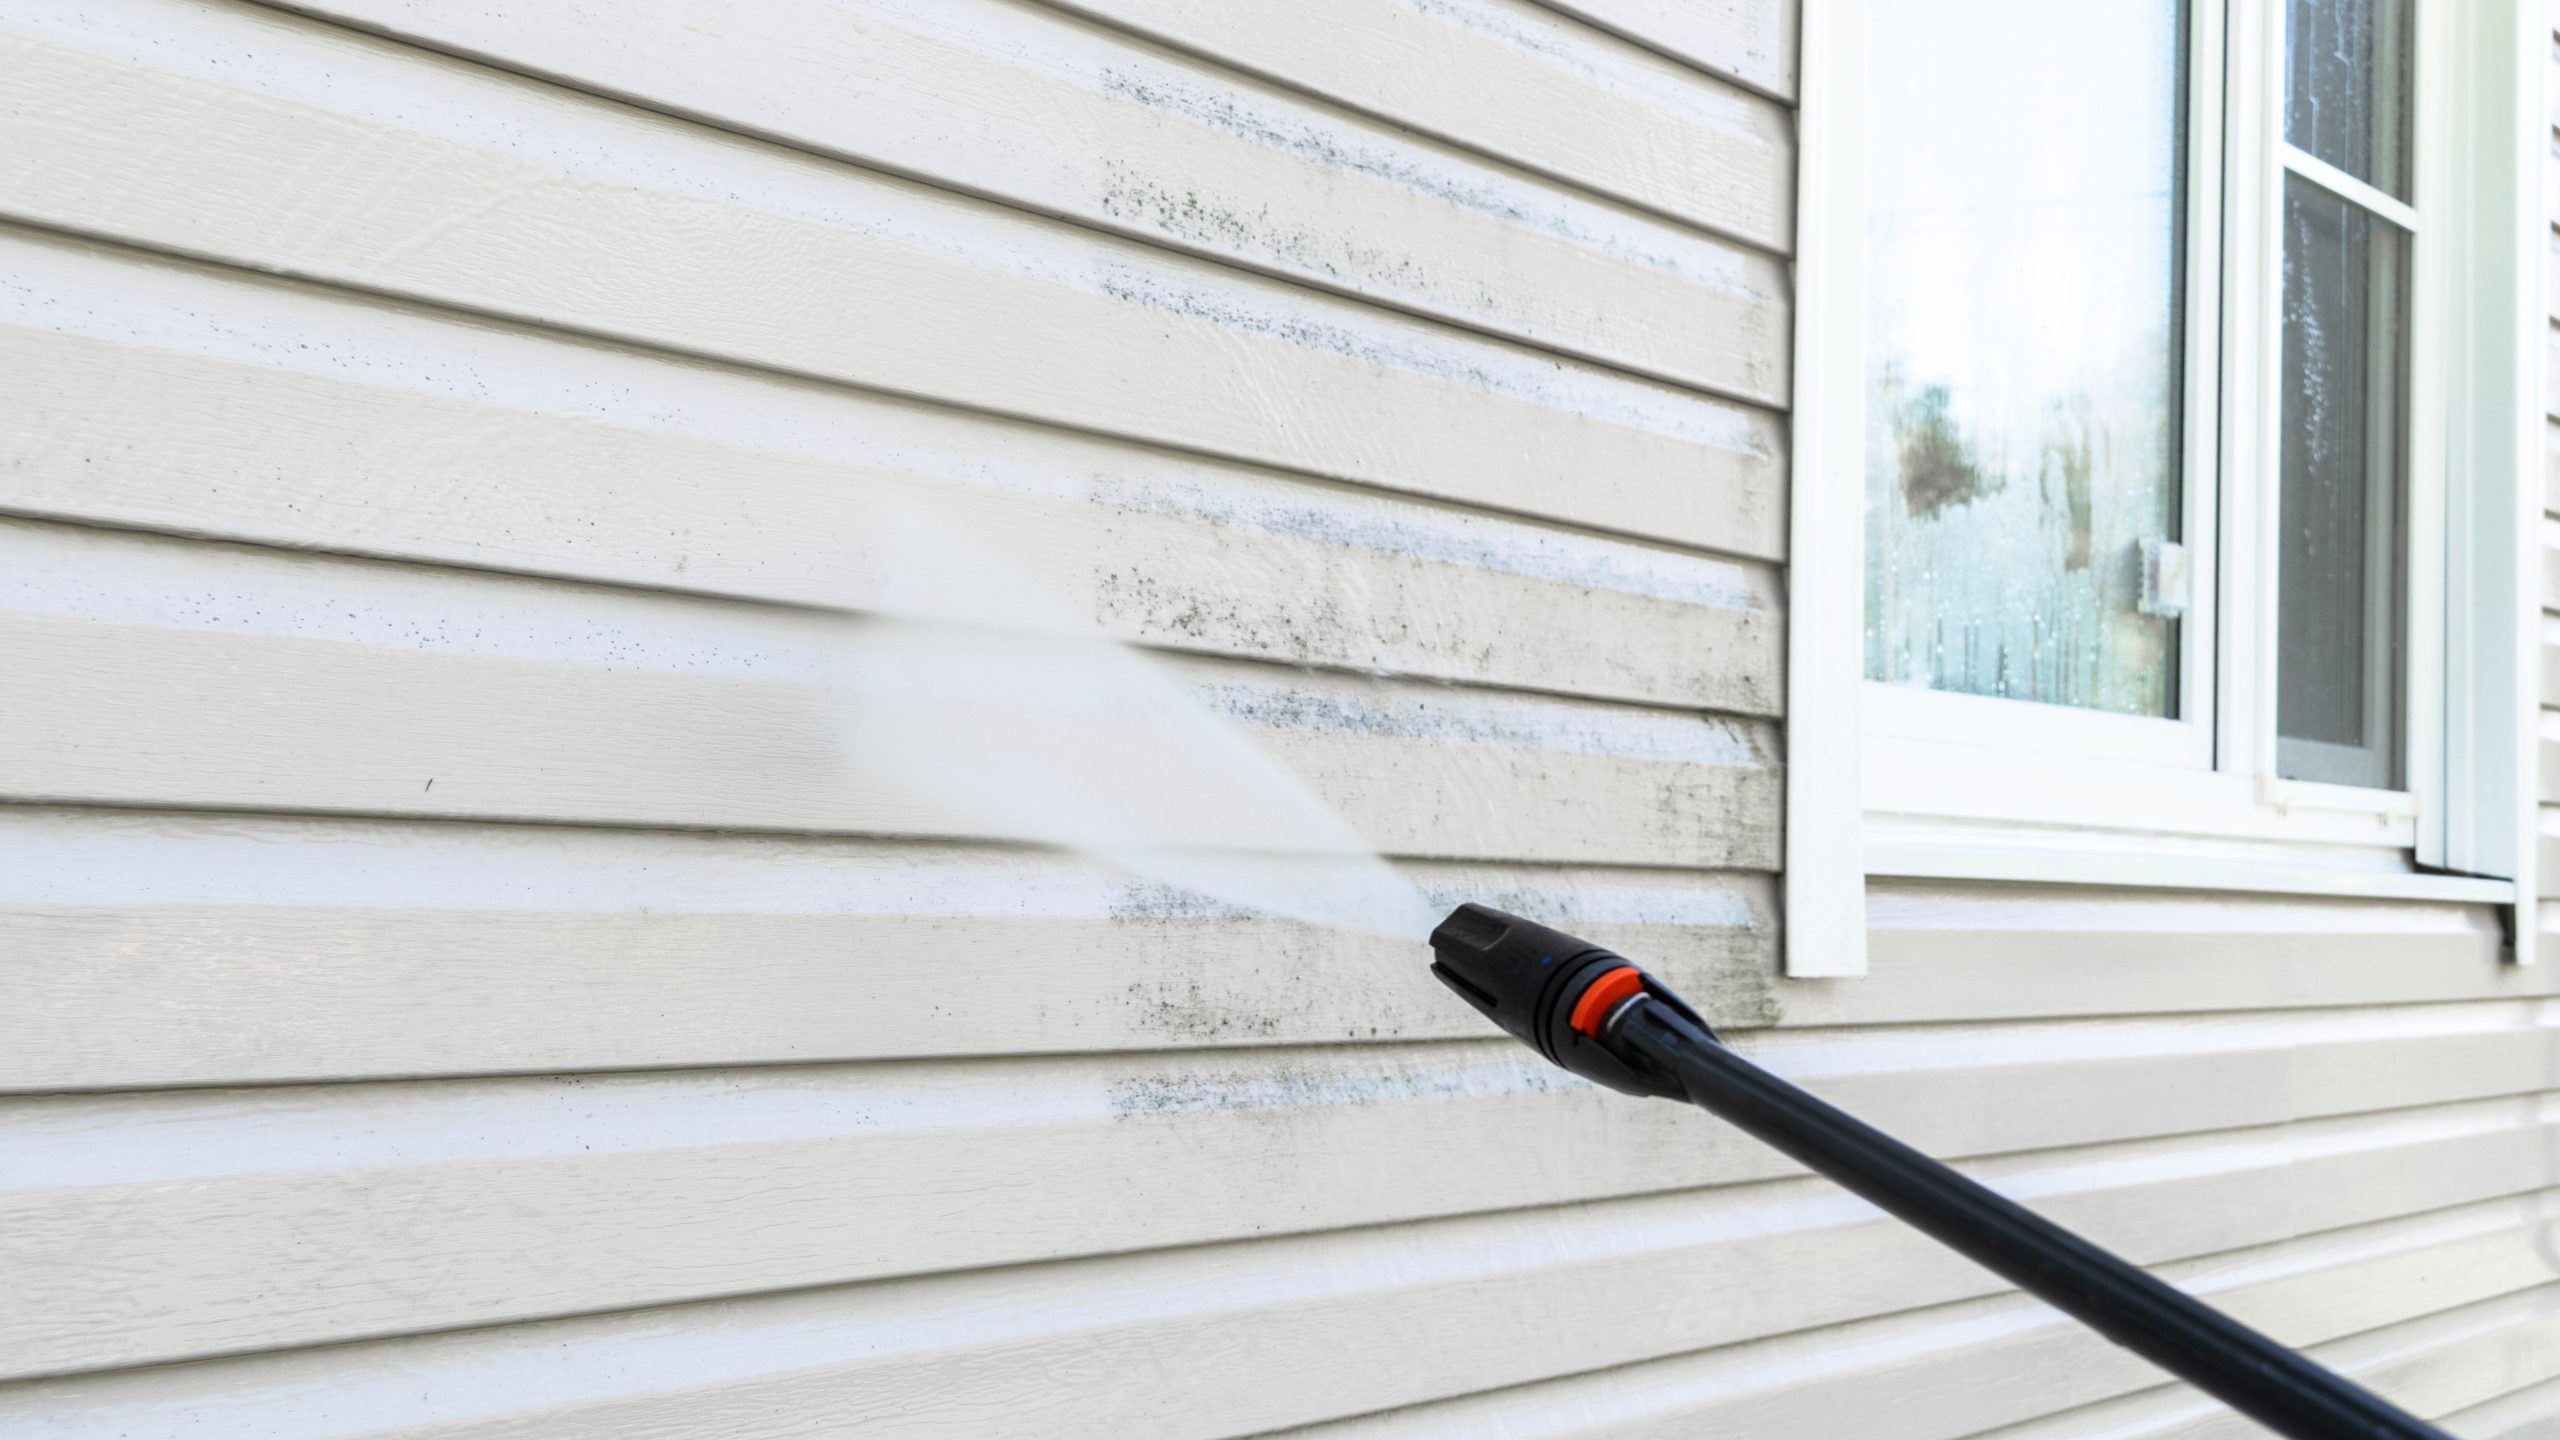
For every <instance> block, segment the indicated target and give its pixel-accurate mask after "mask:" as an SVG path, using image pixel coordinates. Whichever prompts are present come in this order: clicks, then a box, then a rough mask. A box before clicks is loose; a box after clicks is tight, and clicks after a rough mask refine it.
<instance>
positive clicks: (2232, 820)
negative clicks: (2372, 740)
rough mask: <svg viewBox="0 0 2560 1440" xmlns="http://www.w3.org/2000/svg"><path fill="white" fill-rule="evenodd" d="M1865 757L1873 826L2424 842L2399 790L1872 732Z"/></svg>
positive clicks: (2409, 801) (2382, 845)
mask: <svg viewBox="0 0 2560 1440" xmlns="http://www.w3.org/2000/svg"><path fill="white" fill-rule="evenodd" d="M1863 750H1864V756H1863V761H1862V767H1861V782H1862V783H1861V789H1862V791H1863V798H1864V802H1865V803H1864V809H1865V811H1866V813H1867V815H1868V816H1869V817H1871V818H1873V817H1883V816H1912V817H1927V818H1929V819H1932V820H1939V819H1943V820H1949V821H1954V822H1958V823H1962V822H1967V821H1972V822H1993V823H1998V824H2003V825H2010V826H2029V827H2051V828H2052V829H2053V830H2056V831H2062V832H2068V831H2089V830H2095V831H2111V832H2118V833H2124V834H2132V835H2142V834H2151V835H2160V836H2196V837H2211V838H2219V839H2227V840H2246V841H2261V842H2270V843H2282V844H2298V845H2309V846H2315V847H2323V848H2333V849H2355V850H2359V851H2369V850H2374V849H2377V848H2378V849H2380V850H2383V851H2386V852H2388V851H2397V850H2405V849H2408V848H2409V847H2410V846H2412V845H2414V844H2416V843H2417V805H2416V803H2415V801H2414V799H2413V798H2412V797H2411V796H2409V795H2408V794H2406V793H2404V792H2400V791H2389V790H2361V789H2354V788H2351V787H2348V786H2342V785H2315V784H2309V783H2305V782H2302V781H2295V780H2276V779H2273V778H2262V777H2258V776H2251V775H2234V774H2231V773H2228V772H2225V771H2217V770H2205V769H2196V768H2189V767H2181V766H2167V765H2154V764H2145V763H2143V762H2141V761H2138V760H2132V761H2128V760H2108V759H2096V758H2089V757H2082V756H2073V755H2060V754H2053V753H2050V752H2046V753H2039V752H2036V751H2032V750H2026V749H2019V748H2000V747H1996V746H1986V745H1976V744H1958V743H1954V742H1950V741H1946V740H1919V739H1912V738H1908V737H1904V736H1896V735H1878V734H1869V735H1868V736H1867V737H1866V740H1865V743H1864V746H1863ZM2036 843H2042V842H2041V841H2038V842H2036ZM2403 868H2404V869H2405V867H2403Z"/></svg>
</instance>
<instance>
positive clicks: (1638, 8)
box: [1540, 0, 1801, 100]
mask: <svg viewBox="0 0 2560 1440" xmlns="http://www.w3.org/2000/svg"><path fill="white" fill-rule="evenodd" d="M1540 3H1542V4H1544V5H1545V6H1546V8H1548V9H1550V10H1560V11H1563V12H1564V13H1565V14H1568V15H1571V16H1574V17H1575V18H1577V19H1580V20H1582V21H1585V22H1586V23H1589V24H1592V25H1597V26H1599V27H1601V28H1602V29H1604V30H1609V31H1613V32H1615V33H1617V34H1619V35H1623V36H1625V37H1626V38H1628V39H1630V40H1633V41H1635V42H1637V43H1638V44H1641V45H1644V46H1646V47H1647V48H1649V49H1653V50H1658V51H1660V52H1662V53H1663V54H1665V55H1669V56H1671V57H1672V58H1674V59H1676V60H1683V61H1686V62H1687V63H1689V64H1691V65H1695V66H1697V67H1698V68H1699V69H1702V70H1712V71H1714V72H1716V73H1718V74H1720V75H1724V76H1727V77H1729V78H1731V79H1734V80H1737V81H1740V82H1741V83H1742V84H1745V85H1748V86H1750V87H1751V88H1752V89H1754V90H1758V91H1761V92H1763V93H1764V94H1768V95H1771V96H1774V97H1776V98H1778V99H1780V100H1792V99H1794V98H1795V93H1796V33H1797V16H1798V11H1799V10H1800V8H1801V6H1800V5H1799V3H1797V0H1726V3H1722V4H1713V5H1696V4H1687V3H1682V0H1540Z"/></svg>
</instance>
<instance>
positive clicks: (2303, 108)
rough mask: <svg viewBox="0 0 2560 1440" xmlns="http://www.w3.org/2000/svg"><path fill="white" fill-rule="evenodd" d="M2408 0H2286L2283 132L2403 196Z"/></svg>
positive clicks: (2304, 147)
mask: <svg viewBox="0 0 2560 1440" xmlns="http://www.w3.org/2000/svg"><path fill="white" fill-rule="evenodd" d="M2410 9H2411V6H2410V3H2409V0H2287V3H2286V6H2285V31H2284V34H2285V45H2284V138H2285V141H2286V143H2288V144H2290V145H2292V146H2293V147H2294V148H2296V149H2298V150H2308V151H2310V152H2311V153H2312V154H2314V155H2317V156H2319V157H2320V158H2321V159H2323V160H2326V161H2328V162H2329V163H2330V164H2332V165H2335V166H2337V167H2338V168H2339V169H2341V170H2344V171H2346V172H2347V173H2348V174H2350V175H2353V176H2354V177H2356V178H2357V179H2359V180H2362V181H2363V182H2365V183H2366V184H2368V185H2371V186H2373V187H2374V188H2375V189H2377V190H2384V191H2388V192H2389V193H2391V194H2392V195H2395V196H2397V197H2399V198H2400V199H2402V200H2406V199H2408V198H2409V45H2410V39H2409V11H2410Z"/></svg>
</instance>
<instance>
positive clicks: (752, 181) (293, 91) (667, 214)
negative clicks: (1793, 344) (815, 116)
mask: <svg viewBox="0 0 2560 1440" xmlns="http://www.w3.org/2000/svg"><path fill="white" fill-rule="evenodd" d="M0 34H5V36H6V40H5V42H0V43H5V45H6V47H7V57H8V58H7V61H6V63H7V64H8V66H9V68H10V72H11V75H12V77H13V80H14V81H15V82H16V85H17V92H16V93H17V95H18V97H19V103H18V104H17V105H15V106H14V107H12V108H11V109H10V110H9V111H8V112H7V113H6V114H5V115H0V125H5V129H0V213H5V214H6V215H7V216H10V217H14V218H16V219H19V220H22V221H25V222H28V223H32V224H37V225H43V226H48V227H55V228H62V229H67V230H74V231H79V232H83V233H88V234H94V235H99V236H103V237H107V238H112V239H116V240H120V241H125V242H129V243H132V244H136V245H141V246H145V247H150V248H156V249H164V250H169V251H172V252H177V253H184V254H188V255H192V256H197V257H203V258H210V259H215V260H219V261H223V262H226V263H232V264H237V265H241V266H245V267H248V268H253V269H261V270H270V271H275V272H279V273H286V274H292V275H297V276H302V277H305V278H310V279H315V280H321V281H325V282H328V283H332V284H340V285H349V286H356V287H361V288H364V289H367V290H372V291H378V292H384V293H390V294H397V295H402V296H407V297H412V298H416V299H420V300H427V301H432V302H435V303H438V304H444V305H451V306H456V307H461V308H465V309H469V310H472V311H476V312H481V313H486V314H491V315H499V316H505V317H509V318H514V319H519V320H523V321H527V322H532V323H539V324H545V325H556V326H564V327H569V328H572V329H576V330H580V331H583V332H587V333H591V334H595V335H599V336H603V337H606V338H610V339H613V340H617V341H626V342H632V343H638V344H643V345H648V346H652V347H659V348H665V349H670V350H678V351H686V352H695V353H700V354H703V355H706V356H710V357H714V358H719V359H724V360H729V361H733V362H739V363H744V364H749V365H755V366H761V367H767V368H772V369H777V370H782V371H786V372H790V373H795V374H800V375H804V376H810V377H814V378H819V379H823V380H828V381H833V382H840V383H846V384H853V385H859V386H864V387H869V388H877V389H882V390H888V391H895V392H899V393H904V394H911V395H918V396H923V397H927V398H931V399H935V400H940V401H947V402H952V403H955V404H959V405H964V406H969V407H975V408H983V409H987V410H991V411H997V412H1002V413H1008V414H1016V415H1023V416H1028V417H1031V418H1035V419H1040V420H1043V421H1048V422H1053V423H1058V424H1063V425H1067V426H1071V427H1074V428H1078V429H1084V430H1092V431H1099V432H1105V433H1110V434H1114V435H1121V436H1127V437H1131V438H1135V439H1141V440H1146V441H1150V442H1153V443H1158V444H1164V445H1170V446H1175V447H1178V448H1182V449H1188V450H1197V451H1202V452H1206V453H1210V454H1216V455H1222V456H1226V457H1229V458H1234V459H1241V460H1246V461H1251V462H1255V463H1263V464H1272V465H1278V466H1281V467H1284V468H1289V469H1295V470H1301V471H1305V472H1308V473H1311V474H1316V475H1322V476H1327V477H1331V478H1336V479H1342V480H1348V481H1353V482H1357V483H1363V484H1372V485H1378V486H1382V487H1385V488H1388V489H1394V490H1401V491H1406V492H1410V493H1417V494H1426V495H1431V496H1435V497H1438V498H1444V499H1453V500H1458V501H1462V502H1465V503H1469V504H1475V505H1484V506H1490V507H1493V508H1497V509H1507V510H1515V511H1520V512H1524V513H1532V514H1539V515H1544V516H1548V517H1551V518H1557V519H1562V520H1566V521H1569V522H1571V523H1575V524H1581V525H1588V526H1592V527H1595V528H1600V529H1609V530H1617V531H1623V532H1626V533H1629V534H1639V535H1647V536H1652V537H1656V538H1660V539H1664V540H1668V541H1672V542H1675V543H1679V544H1684V545H1692V546H1698V547H1702V548H1706V549H1714V550H1725V551H1732V552H1736V553H1742V554H1749V555H1756V556H1762V557H1769V556H1774V555H1775V554H1776V553H1777V552H1778V548H1779V542H1780V533H1781V529H1780V524H1779V520H1780V510H1781V507H1780V506H1779V505H1778V503H1777V501H1776V499H1775V489H1776V486H1777V485H1778V483H1779V477H1780V475H1781V474H1782V469H1783V459H1782V450H1783V442H1782V436H1781V430H1780V426H1779V424H1778V420H1777V417H1776V416H1774V415H1772V414H1770V413H1768V412H1765V411H1761V410H1756V409H1750V408H1746V407H1740V406H1736V405H1733V404H1729V403H1725V402H1721V401H1717V400H1712V399H1709V398H1706V397H1704V396H1701V395H1698V394H1696V393H1694V392H1690V391H1684V390H1678V389H1674V388H1671V387H1668V386H1663V385H1659V384H1652V383H1648V382H1643V381H1640V380H1637V379H1634V378H1631V377H1627V376H1624V375H1622V374H1618V373H1615V372H1606V371H1601V370H1598V369H1595V368H1592V367H1589V366H1585V365H1580V364H1577V363H1573V362H1568V361H1565V360H1561V359H1558V358H1556V357H1554V356H1552V355H1550V354H1546V353H1543V352H1536V351H1531V350H1526V349H1523V348H1520V347H1517V346H1511V345H1506V344H1503V343H1500V342H1496V341H1492V340H1489V339H1481V338H1477V337H1472V336H1469V335H1466V334H1463V333H1461V332H1458V331H1455V330H1452V329H1450V328H1449V327H1446V326H1440V325H1434V324H1430V323H1427V322H1424V321H1420V320H1416V319H1411V318H1408V317H1403V316H1398V315H1394V314H1390V313H1388V312H1385V311H1383V310H1380V309H1379V308H1377V307H1375V306H1368V305H1362V304H1358V303H1355V302H1351V301H1347V300H1342V299H1338V298H1333V297H1328V296H1323V295H1319V294H1317V293H1315V292H1313V291H1310V290H1308V289H1306V288H1305V287H1303V286H1297V285H1291V284H1286V283H1283V282H1280V281H1275V280H1268V279H1262V278H1258V277H1253V276H1248V275H1245V274H1243V273H1241V272H1238V271H1236V270H1234V269H1232V268H1231V267H1226V266H1220V265H1214V264H1210V263H1207V262H1204V261H1198V260H1190V259H1184V258H1181V257H1177V256H1174V255H1171V254H1169V253H1167V252H1165V251H1164V250H1162V249H1161V248H1160V247H1154V246H1147V245H1140V244H1136V243H1134V242H1130V241H1125V240H1118V239H1113V238H1109V237H1105V236H1102V235H1099V234H1096V233H1095V232H1093V231H1092V230H1090V229H1088V228H1085V227H1080V226H1073V225H1068V224H1064V223H1062V222H1057V221H1050V220H1043V219H1037V218H1034V217H1030V216H1027V215H1024V214H1022V213H1020V212H1018V211H1009V210H1005V209H1002V208H1000V207H996V206H992V205H989V204H986V203H984V202H978V201H971V200H965V199H961V198H958V197H955V196H953V195H951V194H949V193H948V192H945V191H939V190H934V189H930V188H928V187H925V186H922V185H919V184H915V183H912V182H907V181H901V180H892V179H889V178H887V177H885V176H881V175H879V174H877V173H875V172H869V171H864V170H860V169H857V168H854V167H851V166H847V165H844V164H841V163H838V162H833V161H828V160H823V159H819V158H816V157H813V156H810V155H807V154H805V153H803V152H799V151H793V150H787V149H784V148H781V147H777V146H774V145H771V144H767V143H764V142H758V141H751V140H746V139H741V138H737V137H734V136H729V135H725V134H722V133H719V132H715V131H711V130H708V129H706V128H704V127H702V126H699V125H695V124H690V123H686V122H683V121H677V120H672V119H667V118H665V117H660V116H656V115H652V114H648V113H645V112H640V111H636V110H633V109H630V108H628V107H624V106H620V105H615V104H610V103H608V102H604V101H600V100H596V99H593V98H590V97H586V96H583V95H579V94H575V93H573V92H569V91H565V90H561V89H559V88H557V87H553V86H549V85H543V84H538V83H535V82H531V81H526V80H522V79H518V78H514V77H510V76H505V75H502V74H499V73H497V72H494V71H490V70H487V69H485V68H482V67H479V66H474V65H468V64H465V63H462V62H459V61H454V60H450V59H446V58H443V57H437V56H431V55H427V54H425V53H423V52H419V51H416V50H415V49H413V48H411V47H405V46H400V45H396V44H393V43H390V42H387V41H381V40H377V39H373V38H371V37H365V36H359V35H356V34H354V33H353V32H349V31H345V30H340V29H336V28H334V27H329V26H323V25H318V24H315V23H312V22H309V21H305V20H300V19H294V18H289V17H285V16H282V15H279V14H276V13H274V12H263V11H255V10H252V9H250V8H248V7H232V6H223V5H215V4H204V5H196V4H189V3H185V0H114V4H113V6H112V8H108V7H100V6H92V7H84V8H83V9H81V10H79V11H76V12H74V11H71V10H68V9H63V10H48V11H43V12H33V13H26V14H21V15H19V16H17V17H14V19H13V20H12V21H11V22H9V24H8V28H7V29H5V30H0ZM101 177H110V183H101ZM392 177H396V178H392ZM283 216H290V217H292V220H293V223H291V224H282V223H279V217H283ZM998 336H1000V337H1003V339H1002V343H990V337H998Z"/></svg>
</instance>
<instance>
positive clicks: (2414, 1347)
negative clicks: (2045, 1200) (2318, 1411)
mask: <svg viewBox="0 0 2560 1440" xmlns="http://www.w3.org/2000/svg"><path fill="white" fill-rule="evenodd" d="M2556 1318H2560V1305H2555V1304H2554V1300H2553V1296H2552V1295H2551V1293H2550V1287H2548V1286H2545V1287H2543V1288H2542V1289H2538V1290H2530V1291H2525V1292H2523V1293H2521V1294H2517V1295H2510V1296H2503V1297H2500V1298H2498V1299H2495V1300H2488V1301H2483V1302H2480V1303H2478V1304H2473V1305H2466V1306H2462V1307H2460V1308H2458V1309H2455V1310H2452V1311H2448V1312H2446V1313H2444V1314H2440V1315H2430V1316H2427V1317H2425V1318H2423V1319H2419V1320H2415V1321H2410V1322H2407V1323H2404V1324H2399V1325H2389V1326H2384V1327H2382V1328H2380V1329H2378V1330H2375V1331H2372V1332H2369V1333H2366V1334H2363V1335H2357V1336H2353V1337H2350V1338H2348V1339H2344V1340H2339V1341H2333V1342H2331V1343H2329V1344H2326V1345H2320V1346H2316V1347H2313V1348H2312V1349H2311V1351H2310V1352H2309V1353H2310V1354H2311V1356H2312V1358H2314V1359H2316V1360H2318V1361H2319V1362H2320V1363H2322V1364H2324V1365H2327V1366H2328V1367H2329V1368H2330V1369H2332V1370H2335V1371H2338V1372H2339V1373H2341V1374H2343V1375H2346V1376H2348V1377H2349V1378H2351V1379H2353V1380H2355V1381H2356V1382H2357V1383H2358V1384H2361V1385H2363V1386H2365V1387H2367V1388H2368V1389H2371V1390H2373V1391H2374V1392H2375V1393H2377V1394H2380V1395H2382V1396H2383V1397H2385V1398H2386V1399H2389V1400H2390V1401H2391V1402H2392V1403H2394V1404H2396V1405H2398V1406H2400V1407H2401V1408H2402V1409H2405V1410H2407V1411H2409V1412H2410V1413H2411V1414H2414V1415H2417V1416H2420V1417H2422V1418H2431V1419H2434V1420H2435V1421H2436V1422H2437V1423H2438V1424H2439V1425H2442V1426H2445V1428H2446V1429H2447V1431H2448V1433H2451V1434H2456V1435H2485V1434H2487V1433H2489V1432H2486V1431H2481V1430H2474V1429H2469V1428H2465V1427H2463V1426H2462V1425H2460V1424H2459V1422H2458V1421H2457V1420H2454V1419H2453V1418H2452V1417H2451V1416H2450V1415H2449V1413H2448V1412H2459V1411H2461V1410H2464V1409H2467V1408H2470V1407H2472V1406H2474V1405H2476V1404H2477V1403H2478V1402H2480V1401H2482V1400H2485V1399H2488V1398H2490V1397H2492V1396H2495V1395H2499V1394H2501V1393H2504V1392H2507V1391H2512V1390H2514V1389H2516V1388H2519V1387H2520V1386H2525V1385H2530V1384H2531V1383H2533V1381H2534V1380H2537V1379H2540V1378H2542V1377H2544V1376H2547V1375H2550V1374H2551V1373H2553V1371H2554V1370H2560V1326H2555V1325H2554V1324H2553V1321H2554V1320H2555V1319H2556ZM1982 1433H1983V1435H1984V1436H1985V1437H1986V1440H1989V1437H1997V1440H2064V1437H2078V1436H2085V1435H2091V1434H2102V1435H2107V1436H2110V1437H2123V1440H2152V1437H2159V1440H2170V1437H2175V1440H2259V1437H2263V1436H2264V1435H2266V1434H2267V1431H2266V1429H2265V1428H2264V1427H2262V1426H2260V1425H2258V1424H2257V1423H2256V1422H2254V1421H2251V1420H2247V1419H2244V1418H2242V1417H2241V1416H2239V1415H2237V1414H2234V1413H2233V1412H2232V1411H2231V1409H2230V1408H2229V1407H2228V1406H2226V1405H2224V1404H2222V1403H2221V1402H2220V1401H2217V1400H2213V1399H2210V1398H2207V1397H2206V1396H2204V1395H2202V1394H2199V1393H2198V1392H2197V1391H2195V1390H2194V1389H2192V1388H2191V1387H2188V1386H2185V1385H2158V1386H2153V1387H2151V1388H2149V1389H2147V1390H2145V1391H2142V1392H2140V1393H2138V1394H2133V1395H2127V1396H2123V1397H2119V1398H2116V1399H2113V1400H2109V1401H2105V1402H2101V1403H2099V1404H2095V1405H2090V1406H2086V1407H2084V1408H2080V1409H2074V1410H2070V1411H2067V1412H2064V1413H2061V1414H2056V1415H2051V1416H2047V1417H2043V1418H2041V1419H2037V1420H2033V1421H2029V1422H2026V1423H2024V1424H2018V1425H2006V1426H2002V1427H2000V1428H1998V1429H1996V1430H1987V1431H1984V1432H1982Z"/></svg>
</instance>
